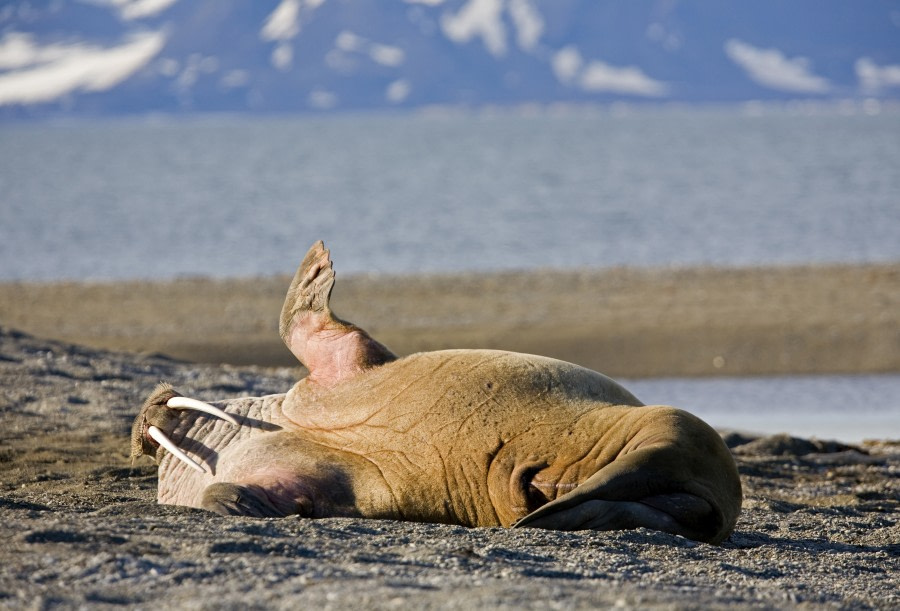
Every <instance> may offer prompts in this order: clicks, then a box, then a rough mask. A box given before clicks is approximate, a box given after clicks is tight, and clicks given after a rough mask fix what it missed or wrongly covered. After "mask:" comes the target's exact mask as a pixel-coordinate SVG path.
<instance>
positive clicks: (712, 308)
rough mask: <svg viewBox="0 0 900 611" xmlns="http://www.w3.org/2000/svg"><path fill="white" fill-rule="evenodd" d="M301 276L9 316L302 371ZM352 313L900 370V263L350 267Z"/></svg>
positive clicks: (27, 287)
mask: <svg viewBox="0 0 900 611" xmlns="http://www.w3.org/2000/svg"><path fill="white" fill-rule="evenodd" d="M288 283H289V278H288V277H286V276H279V277H268V278H245V279H207V278H187V279H177V280H167V281H121V282H90V283H79V282H59V283H28V282H6V283H0V323H2V324H4V325H6V326H9V327H12V328H16V329H20V330H22V331H25V332H27V333H31V334H33V335H37V336H41V337H47V338H52V339H60V340H65V341H71V342H76V343H81V344H85V345H88V346H93V347H99V348H112V349H120V350H127V351H133V352H145V353H161V354H165V355H168V356H171V357H174V358H178V359H184V360H188V361H195V362H207V363H231V364H235V365H246V364H254V365H264V366H269V365H294V364H296V362H295V361H294V360H293V357H291V355H290V354H289V353H288V352H287V350H286V349H285V348H284V347H283V346H282V344H281V341H280V338H279V337H278V333H277V317H278V312H279V311H280V309H281V304H282V301H283V299H284V293H285V291H286V289H287V285H288ZM333 306H334V309H335V311H336V312H337V313H338V315H340V316H342V317H344V318H347V319H349V320H352V321H353V322H355V323H357V324H359V325H360V326H362V327H364V328H366V329H367V330H369V331H370V332H371V333H372V334H373V335H374V336H375V337H377V338H378V339H380V340H381V341H383V342H384V343H385V344H387V345H388V346H389V347H391V348H392V349H393V350H394V351H395V352H397V353H398V354H408V353H412V352H417V351H422V350H435V349H442V348H451V347H457V348H458V347H469V348H475V347H481V348H497V349H506V350H515V351H520V352H531V353H538V354H545V355H548V356H553V357H556V358H561V359H564V360H569V361H572V362H576V363H579V364H581V365H584V366H586V367H590V368H592V369H597V370H599V371H603V372H604V373H607V374H609V375H613V376H622V377H660V376H673V377H674V376H710V375H736V376H740V375H773V374H775V375H778V374H811V373H881V372H898V371H900V263H892V264H871V265H808V266H806V265H805V266H777V267H753V268H704V267H694V268H677V269H666V268H657V269H647V268H612V269H600V270H552V269H544V270H535V271H507V272H494V273H457V274H441V275H438V274H434V275H418V276H362V275H357V276H341V275H339V278H338V284H337V286H336V288H335V292H334V296H333Z"/></svg>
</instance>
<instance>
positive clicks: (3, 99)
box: [0, 32, 166, 106]
mask: <svg viewBox="0 0 900 611" xmlns="http://www.w3.org/2000/svg"><path fill="white" fill-rule="evenodd" d="M165 42H166V36H165V34H163V33H162V32H146V33H143V34H140V35H136V36H133V37H131V39H130V40H129V41H128V42H126V43H123V44H121V45H118V46H115V47H109V48H103V47H98V46H94V45H89V44H85V43H81V42H76V43H52V44H48V45H45V46H41V45H39V44H38V43H36V42H35V41H34V38H33V37H32V36H30V35H28V34H22V33H18V32H10V33H8V34H7V35H6V36H4V38H3V40H2V41H0V68H7V69H8V68H13V70H8V71H5V72H0V106H2V105H8V104H32V103H38V102H51V101H54V100H57V99H59V98H62V97H63V96H66V95H68V94H71V93H75V92H96V91H106V90H108V89H112V88H113V87H115V86H116V85H118V84H119V83H121V82H122V81H124V80H125V79H127V78H128V77H130V76H131V75H133V74H134V73H135V72H137V71H138V70H139V69H141V68H142V67H144V66H146V65H147V63H148V62H150V60H151V59H153V58H154V57H155V56H156V55H157V54H158V53H159V52H160V51H161V50H162V48H163V45H164V44H165Z"/></svg>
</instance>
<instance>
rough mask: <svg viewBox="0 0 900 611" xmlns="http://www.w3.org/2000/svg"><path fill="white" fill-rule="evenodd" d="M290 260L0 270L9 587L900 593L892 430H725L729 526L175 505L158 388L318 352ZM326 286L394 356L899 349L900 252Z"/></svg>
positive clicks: (18, 590)
mask: <svg viewBox="0 0 900 611" xmlns="http://www.w3.org/2000/svg"><path fill="white" fill-rule="evenodd" d="M287 280H288V279H286V278H265V279H256V280H207V279H183V280H177V281H171V282H153V283H149V282H127V283H106V284H74V283H70V284H23V283H7V284H2V285H0V325H2V328H0V388H2V392H0V414H2V425H3V426H2V427H0V524H2V526H0V537H2V540H3V543H4V545H3V546H2V549H0V607H5V608H16V609H19V608H33V609H49V608H76V607H91V608H94V607H97V608H105V607H113V606H122V605H127V606H129V607H133V608H151V607H152V608H159V607H160V606H164V607H178V608H191V609H206V608H238V607H240V608H246V607H250V608H260V607H265V608H296V607H298V606H304V605H315V606H317V607H319V608H336V609H337V608H350V607H355V608H360V607H364V608H394V607H410V606H412V607H415V608H459V609H470V608H510V609H512V608H535V609H545V608H589V607H597V606H617V607H625V608H696V607H707V606H708V607H726V606H727V607H736V608H784V607H795V606H798V607H803V608H846V609H850V608H854V609H857V608H883V609H889V608H896V607H897V606H898V605H900V595H898V592H900V501H898V498H900V478H898V473H900V440H890V439H887V440H878V441H870V442H866V443H865V444H860V445H857V446H847V445H843V444H840V443H836V442H829V441H827V440H810V439H797V438H789V437H786V436H771V437H750V436H746V435H742V434H740V433H737V432H730V431H722V434H723V436H724V438H725V439H726V442H727V443H728V445H729V447H731V448H732V451H733V453H734V455H735V457H736V460H737V462H738V466H739V470H740V473H741V477H742V481H743V485H744V497H745V499H744V505H743V510H742V515H741V517H740V519H739V522H738V525H737V529H736V531H735V533H734V534H733V535H732V536H731V537H730V538H729V539H728V540H727V541H726V542H725V543H724V544H723V545H721V546H710V545H706V544H698V543H695V542H692V541H688V540H685V539H683V538H680V537H675V536H670V535H665V534H661V533H656V532H651V531H647V530H637V531H630V532H617V533H598V532H574V533H562V532H544V531H538V530H533V529H524V530H521V531H519V530H504V529H466V528H461V527H455V526H446V525H433V524H411V523H399V522H391V521H366V520H348V519H328V520H314V521H313V520H306V521H304V520H296V519H281V520H252V519H235V518H223V517H220V516H216V515H213V514H207V513H205V512H201V511H197V510H191V509H186V508H178V507H165V506H159V505H157V504H156V502H155V494H156V492H155V486H156V477H155V467H154V465H153V464H152V461H150V460H149V459H145V460H142V461H139V462H138V463H137V464H135V465H134V466H132V465H131V463H130V461H129V459H128V431H129V427H130V423H131V420H132V418H133V417H134V415H135V413H136V412H137V410H138V408H139V406H140V404H141V402H142V400H143V398H144V396H145V395H146V394H147V393H149V392H150V390H151V389H152V388H153V386H154V385H155V384H156V382H157V381H159V380H160V379H165V380H168V381H170V382H172V383H173V384H174V385H175V386H176V387H178V388H180V389H183V390H184V391H186V392H189V393H190V394H192V395H193V396H197V397H199V398H204V399H208V400H212V399H220V398H224V397H233V396H243V395H263V394H269V393H278V392H284V391H285V390H287V389H288V388H289V387H290V385H291V384H292V383H293V382H294V381H295V380H296V379H297V376H298V375H302V371H301V370H300V368H298V367H297V366H296V363H292V362H291V358H290V354H289V353H288V352H287V351H286V350H285V349H284V348H283V347H282V346H281V345H280V342H279V339H278V336H277V314H278V311H279V309H280V306H281V300H282V299H283V295H284V292H285V289H286V286H287ZM334 307H335V310H336V311H337V313H338V314H340V315H342V316H344V317H346V318H348V319H351V320H353V321H354V322H357V323H359V324H360V325H362V326H364V327H366V328H367V329H369V330H370V331H371V332H372V333H373V334H374V335H375V336H376V337H378V338H379V339H382V340H383V341H384V342H385V343H386V344H388V345H389V346H391V347H392V348H393V349H395V350H396V351H397V352H399V353H401V354H405V353H410V352H414V351H416V350H423V349H435V348H442V347H450V346H453V347H494V348H505V349H511V350H520V351H527V352H535V353H540V354H547V355H551V356H557V357H560V358H564V359H566V360H571V361H575V362H578V363H580V364H583V365H586V366H589V367H592V368H595V369H598V370H600V371H603V372H605V373H607V374H610V375H614V376H632V377H640V376H659V375H667V376H677V375H720V374H726V375H751V374H762V373H766V374H772V373H777V374H790V373H832V372H843V373H856V372H897V371H900V324H898V323H900V320H898V318H900V265H872V266H833V267H822V266H819V267H784V268H768V269H733V270H723V269H679V270H634V269H614V270H599V271H592V270H583V271H567V272H559V271H554V270H542V271H540V272H505V273H498V274H490V275H478V276H470V275H466V276H463V275H457V276H432V277H412V278H401V277H363V276H358V277H348V278H344V277H339V281H338V287H337V289H336V291H335V296H334ZM191 361H193V362H191ZM223 363H225V364H223Z"/></svg>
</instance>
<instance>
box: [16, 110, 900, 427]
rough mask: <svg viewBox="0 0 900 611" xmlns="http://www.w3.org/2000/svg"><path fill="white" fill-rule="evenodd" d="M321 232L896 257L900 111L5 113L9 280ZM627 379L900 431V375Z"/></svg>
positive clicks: (641, 256)
mask: <svg viewBox="0 0 900 611" xmlns="http://www.w3.org/2000/svg"><path fill="white" fill-rule="evenodd" d="M320 238H323V239H325V241H326V243H327V244H328V245H329V246H330V247H331V249H332V253H333V258H334V259H335V262H336V267H337V269H338V270H339V271H340V272H341V273H346V272H399V273H410V272H436V271H459V270H491V269H504V268H533V267H581V266H592V267H604V266H611V265H639V266H646V265H652V266H656V265H691V264H712V265H756V264H787V263H809V262H884V261H900V114H897V113H894V114H882V115H877V116H865V115H856V116H841V115H838V114H831V115H824V116H823V115H820V116H804V115H795V114H790V113H775V114H767V115H763V116H746V115H742V114H740V113H739V112H736V111H734V112H733V111H708V110H707V111H699V110H665V111H647V112H638V113H634V114H629V115H625V116H619V115H614V114H609V113H598V114H594V115H588V114H586V115H582V116H558V117H553V116H539V117H528V118H525V117H474V116H453V117H390V116H376V117H371V116H370V117H347V116H344V117H328V118H309V117H307V118H268V119H252V120H247V119H236V118H231V119H229V118H207V119H202V120H195V121H177V122H176V121H171V120H156V121H132V122H121V121H120V122H104V123H75V124H65V125H18V126H2V127H0V281H2V280H57V279H75V280H84V279H124V278H172V277H177V276H184V275H208V276H217V277H223V276H249V275H257V274H264V275H271V274H277V273H284V274H287V273H292V272H293V271H294V269H295V266H296V265H297V262H298V261H299V259H300V258H301V257H302V255H303V254H304V252H305V251H306V249H307V247H308V246H309V245H310V244H311V243H312V242H313V241H315V240H317V239H320ZM0 314H2V313H0ZM0 318H2V316H0ZM627 385H628V386H629V388H631V389H632V390H634V392H635V393H636V394H637V396H638V397H639V398H641V399H642V400H643V401H645V402H647V403H666V404H674V405H679V406H683V407H686V408H688V409H690V410H691V411H694V412H695V413H697V414H698V415H700V416H701V417H703V418H705V419H707V420H708V421H709V422H710V423H712V424H713V425H714V426H718V427H723V428H738V429H744V430H750V431H757V432H763V433H770V432H789V433H793V434H796V435H802V436H810V435H817V436H820V437H827V438H838V439H842V440H844V441H858V440H860V439H862V438H865V437H879V438H883V437H893V438H900V375H885V376H818V377H786V378H756V379H714V380H637V381H633V382H628V383H627Z"/></svg>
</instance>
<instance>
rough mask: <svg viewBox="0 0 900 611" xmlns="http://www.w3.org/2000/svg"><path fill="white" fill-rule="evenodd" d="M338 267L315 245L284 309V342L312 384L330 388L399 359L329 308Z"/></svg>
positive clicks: (297, 275)
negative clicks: (303, 367)
mask: <svg viewBox="0 0 900 611" xmlns="http://www.w3.org/2000/svg"><path fill="white" fill-rule="evenodd" d="M332 288H334V269H333V266H332V263H331V259H330V257H329V252H328V250H326V249H325V245H324V244H323V243H322V241H321V240H320V241H318V242H316V243H315V244H313V246H312V248H310V249H309V252H307V253H306V257H304V259H303V262H302V263H301V264H300V267H299V268H298V269H297V273H296V274H295V275H294V280H293V281H292V282H291V287H290V288H289V289H288V292H287V297H286V298H285V300H284V306H283V307H282V309H281V321H280V324H279V332H280V333H281V339H282V340H284V343H285V345H287V347H288V348H289V349H290V351H291V352H292V353H293V354H294V356H296V357H297V359H298V360H299V361H300V362H301V363H303V364H304V365H305V366H306V368H307V369H309V377H308V379H309V380H310V382H313V383H315V384H317V385H319V386H324V387H331V386H334V385H336V384H338V383H339V382H341V381H343V380H346V379H347V378H350V377H353V376H355V375H357V374H358V373H360V372H362V371H364V370H366V369H369V368H370V367H375V366H378V365H381V364H384V363H387V362H389V361H393V360H395V359H396V358H397V357H396V356H394V354H393V353H392V352H391V351H390V350H388V349H387V348H385V347H384V346H383V345H381V344H380V343H378V342H377V341H375V340H374V339H372V338H371V337H370V336H369V334H368V333H366V332H365V331H363V330H362V329H360V328H359V327H357V326H356V325H354V324H352V323H349V322H346V321H343V320H341V319H339V318H337V317H336V316H335V315H334V314H333V313H332V312H331V308H330V307H329V299H330V297H331V290H332Z"/></svg>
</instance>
